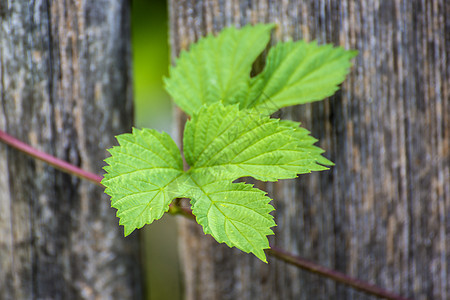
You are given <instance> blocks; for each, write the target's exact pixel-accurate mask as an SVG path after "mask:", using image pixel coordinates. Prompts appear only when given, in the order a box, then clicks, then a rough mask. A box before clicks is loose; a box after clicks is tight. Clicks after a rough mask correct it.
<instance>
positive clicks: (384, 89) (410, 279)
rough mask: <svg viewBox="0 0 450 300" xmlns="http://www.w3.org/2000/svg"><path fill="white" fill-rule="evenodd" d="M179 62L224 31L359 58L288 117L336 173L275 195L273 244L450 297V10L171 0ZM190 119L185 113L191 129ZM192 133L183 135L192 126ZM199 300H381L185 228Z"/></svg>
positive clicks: (274, 188) (191, 284)
mask: <svg viewBox="0 0 450 300" xmlns="http://www.w3.org/2000/svg"><path fill="white" fill-rule="evenodd" d="M169 10H170V35H171V37H170V43H171V46H172V52H171V55H172V59H174V58H175V57H176V56H177V55H178V54H179V52H180V50H181V49H187V48H188V46H189V44H190V43H192V42H194V41H196V40H197V39H198V38H199V37H201V36H204V35H206V34H208V33H216V32H218V31H220V29H221V28H223V27H225V26H230V25H235V26H242V25H243V24H247V23H252V24H254V23H257V22H275V23H276V24H277V28H276V30H275V31H274V32H273V40H272V43H275V42H276V41H280V40H286V39H289V38H292V39H294V40H297V39H305V40H308V41H311V40H318V41H319V43H325V42H327V43H333V44H335V45H341V46H343V47H345V48H348V49H357V50H359V53H360V54H359V56H358V57H357V58H356V59H355V60H354V67H353V69H352V71H351V74H350V75H349V77H348V79H347V80H346V81H345V83H344V84H343V85H342V90H341V91H340V92H338V93H337V94H336V95H335V96H333V97H331V98H330V99H328V100H326V101H323V102H320V103H315V104H312V105H303V106H299V107H294V108H289V109H284V110H282V112H281V114H280V115H281V117H282V118H288V119H294V120H297V121H301V122H302V123H303V125H304V126H305V127H306V128H308V129H311V130H312V134H313V135H314V136H315V137H317V138H319V140H320V142H319V143H318V144H319V145H320V146H321V147H322V148H324V149H326V151H327V152H326V156H327V157H329V158H330V159H331V160H332V161H334V162H335V163H336V166H335V167H333V168H332V169H331V170H329V171H326V172H321V173H315V174H311V175H301V176H300V177H299V178H298V179H297V180H289V181H283V182H279V183H276V184H270V185H267V186H266V188H267V190H268V192H269V195H270V196H271V197H273V198H274V201H273V204H274V205H275V206H276V208H277V210H276V213H275V215H276V221H277V224H278V227H276V229H275V230H276V235H275V237H273V238H271V243H272V244H273V245H276V246H278V247H281V248H284V249H286V250H288V251H291V252H293V253H296V254H298V255H301V256H303V257H306V258H308V259H311V260H313V261H316V262H320V263H321V264H323V265H325V266H327V267H331V268H335V269H337V270H339V271H342V272H345V273H347V274H349V275H351V276H354V277H357V278H360V279H363V280H367V281H369V282H372V283H375V284H378V285H380V286H382V287H384V288H386V289H389V290H392V291H395V292H397V293H401V294H402V295H403V296H407V297H411V298H414V299H441V300H445V299H448V298H449V297H450V275H449V274H450V271H449V270H450V242H449V241H450V220H449V212H450V184H449V182H450V175H449V167H450V153H449V149H450V145H449V141H450V122H449V116H450V103H449V102H450V100H449V99H450V67H449V65H450V63H449V49H450V22H449V21H448V20H449V19H450V2H449V1H445V0H413V1H410V0H393V1H390V0H368V1H350V0H336V1H330V0H315V1H313V0H305V1H294V0H281V1H275V0H228V1H218V0H197V1H195V0H171V1H169ZM184 120H185V116H184V115H183V114H182V113H180V112H179V113H178V126H179V127H178V128H179V129H180V128H181V127H182V126H183V122H184ZM179 132H181V131H180V130H179ZM179 228H180V244H181V246H180V250H181V251H180V252H181V255H182V257H183V259H182V260H183V263H184V269H183V270H184V275H185V291H186V299H374V297H369V296H366V295H364V294H362V293H360V292H356V291H354V290H351V289H349V288H346V287H343V286H341V285H339V284H336V283H334V282H331V281H329V280H324V279H322V278H319V277H318V276H316V275H311V274H308V273H306V272H304V271H300V270H298V269H296V268H294V267H291V266H288V265H286V264H285V263H282V262H278V261H275V260H270V262H269V264H268V265H265V264H263V263H261V262H259V261H258V260H257V259H255V258H254V257H252V256H251V255H246V254H243V253H241V252H240V251H238V250H236V249H229V248H227V247H226V246H224V245H218V244H217V243H216V242H215V241H213V240H212V238H211V237H209V236H204V235H203V233H202V230H201V228H200V227H199V226H198V225H196V224H190V223H189V221H185V220H180V227H179Z"/></svg>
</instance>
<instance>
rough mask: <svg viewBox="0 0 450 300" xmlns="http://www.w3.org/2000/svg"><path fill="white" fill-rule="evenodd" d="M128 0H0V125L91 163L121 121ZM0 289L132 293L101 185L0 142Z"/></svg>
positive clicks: (128, 260) (133, 244)
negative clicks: (97, 185) (78, 177)
mask: <svg viewBox="0 0 450 300" xmlns="http://www.w3.org/2000/svg"><path fill="white" fill-rule="evenodd" d="M129 13H130V12H129V1H126V0H101V1H31V2H30V1H22V0H19V1H16V0H14V1H12V0H3V1H0V26H1V27H0V70H1V72H0V76H1V80H0V87H1V106H0V128H1V129H2V130H4V131H6V132H8V133H9V134H11V135H13V136H15V137H17V138H19V139H21V140H23V141H25V142H27V143H29V144H31V145H32V146H34V147H36V148H38V149H40V150H43V151H45V152H48V153H50V154H52V155H55V156H57V157H59V158H61V159H64V160H67V161H69V162H71V163H72V164H75V165H78V166H81V167H82V168H85V169H87V170H89V171H92V172H96V173H101V171H102V170H101V168H102V166H103V161H102V160H103V159H104V157H106V156H107V153H106V151H105V149H106V148H107V147H110V146H111V145H112V144H113V143H114V141H113V140H114V138H113V137H114V135H115V134H118V133H121V132H123V131H125V130H129V128H130V126H131V121H132V85H131V71H130V65H131V59H130V58H131V55H130V41H129V39H130V32H129V31H130V28H129V26H130V20H129V18H130V16H129ZM0 208H1V211H0V270H1V271H0V290H1V296H0V298H2V299H98V298H104V299H109V298H111V299H113V298H114V299H139V298H140V297H141V291H140V280H139V264H138V261H137V260H138V257H137V255H138V244H137V239H136V236H134V237H131V238H127V239H126V240H125V239H124V238H123V232H122V228H120V227H119V226H118V220H117V219H116V218H115V212H114V210H113V209H111V208H110V203H109V199H108V197H106V196H105V195H104V194H103V191H102V190H101V189H99V188H98V187H96V186H94V185H92V184H91V183H89V182H83V181H81V180H79V179H77V178H75V177H72V176H70V175H67V174H63V173H61V172H59V171H56V170H54V169H53V168H51V167H49V166H47V165H46V164H44V163H41V162H37V161H34V160H33V159H30V158H28V157H26V156H25V155H23V154H21V153H18V152H17V151H15V150H12V149H9V148H7V147H6V146H5V145H1V144H0Z"/></svg>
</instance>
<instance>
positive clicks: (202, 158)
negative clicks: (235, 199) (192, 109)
mask: <svg viewBox="0 0 450 300" xmlns="http://www.w3.org/2000/svg"><path fill="white" fill-rule="evenodd" d="M218 116H220V117H218ZM315 142H316V140H315V139H314V138H312V137H310V136H309V135H308V131H306V130H305V129H303V128H300V127H298V123H295V122H287V121H280V120H278V119H271V118H269V117H264V116H263V117H261V116H260V115H257V114H251V113H249V111H246V110H239V108H238V106H237V105H233V106H223V105H222V104H221V103H216V104H213V105H210V106H208V107H203V108H202V109H201V110H200V111H199V113H198V114H195V115H194V117H193V118H192V119H191V120H190V121H188V123H187V124H186V127H185V132H184V141H183V143H184V155H185V158H186V161H187V163H188V164H189V165H190V166H191V172H195V173H201V174H203V175H204V176H215V177H217V178H221V179H223V180H225V179H228V180H231V181H232V180H235V179H237V178H240V177H247V176H250V177H253V178H255V179H258V180H262V181H277V180H278V179H288V178H295V177H297V174H303V173H310V172H311V171H320V170H326V169H327V168H326V167H324V166H321V165H319V164H317V162H318V161H320V162H324V161H325V160H324V159H323V158H322V157H321V153H322V152H323V151H322V150H321V149H319V148H317V147H315V146H313V144H314V143H315Z"/></svg>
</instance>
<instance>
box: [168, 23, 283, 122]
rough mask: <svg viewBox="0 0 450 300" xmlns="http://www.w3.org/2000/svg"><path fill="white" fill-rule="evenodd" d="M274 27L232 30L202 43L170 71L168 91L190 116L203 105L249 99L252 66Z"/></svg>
mask: <svg viewBox="0 0 450 300" xmlns="http://www.w3.org/2000/svg"><path fill="white" fill-rule="evenodd" d="M273 27H274V25H273V24H258V25H255V26H249V25H247V26H245V27H243V28H242V29H236V28H233V27H230V28H226V29H224V30H223V31H221V32H220V34H218V35H217V36H212V35H209V36H207V37H205V38H202V39H200V40H199V41H198V42H197V43H196V44H193V45H192V46H191V47H190V49H189V52H186V51H182V52H181V54H180V57H179V58H178V59H177V61H176V66H175V67H170V70H169V73H170V77H169V78H165V79H164V82H165V85H166V90H167V91H168V93H169V94H170V95H171V96H172V98H173V100H174V101H175V103H176V104H177V105H178V106H179V107H180V108H181V109H183V110H184V111H185V112H186V113H187V114H188V115H192V114H193V113H195V112H196V111H198V110H199V109H200V107H201V106H202V105H203V104H211V103H214V102H217V101H221V100H222V101H224V103H226V104H234V103H239V102H240V101H241V100H242V99H245V98H246V97H247V94H248V91H249V85H250V71H251V69H252V64H253V62H254V61H255V59H256V58H257V57H258V55H259V54H260V53H261V52H262V51H263V50H264V48H265V47H266V45H267V43H268V42H269V39H270V31H271V30H272V28H273Z"/></svg>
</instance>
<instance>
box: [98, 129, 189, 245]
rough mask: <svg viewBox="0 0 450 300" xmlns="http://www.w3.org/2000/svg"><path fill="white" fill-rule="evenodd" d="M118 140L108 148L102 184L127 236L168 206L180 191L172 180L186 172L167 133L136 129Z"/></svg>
mask: <svg viewBox="0 0 450 300" xmlns="http://www.w3.org/2000/svg"><path fill="white" fill-rule="evenodd" d="M117 140H118V142H119V144H120V146H115V147H112V148H111V149H109V150H108V151H109V153H110V154H111V157H108V158H106V159H105V162H106V163H108V166H105V167H104V169H105V171H106V172H107V173H106V174H105V176H104V178H103V180H102V184H103V185H104V186H105V187H106V189H105V193H107V194H108V195H110V196H111V206H112V207H114V208H116V209H117V216H118V217H119V218H120V223H119V224H120V225H123V226H124V229H125V236H126V235H129V234H130V233H131V232H133V230H134V229H136V228H141V227H142V226H144V225H145V224H150V223H152V222H153V221H154V220H156V219H159V218H161V217H162V215H163V214H164V212H166V211H167V210H168V209H169V204H170V202H171V201H172V199H174V198H176V197H177V193H178V191H177V190H176V189H174V188H173V187H172V186H171V184H172V183H173V182H174V181H175V180H176V179H177V178H178V177H180V176H181V175H182V174H183V160H182V158H181V155H180V151H179V150H178V147H177V145H176V144H175V142H174V141H173V140H172V139H171V138H170V136H169V135H168V134H166V133H159V132H157V131H155V130H151V129H143V130H138V129H133V133H132V134H122V135H119V136H117Z"/></svg>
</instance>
